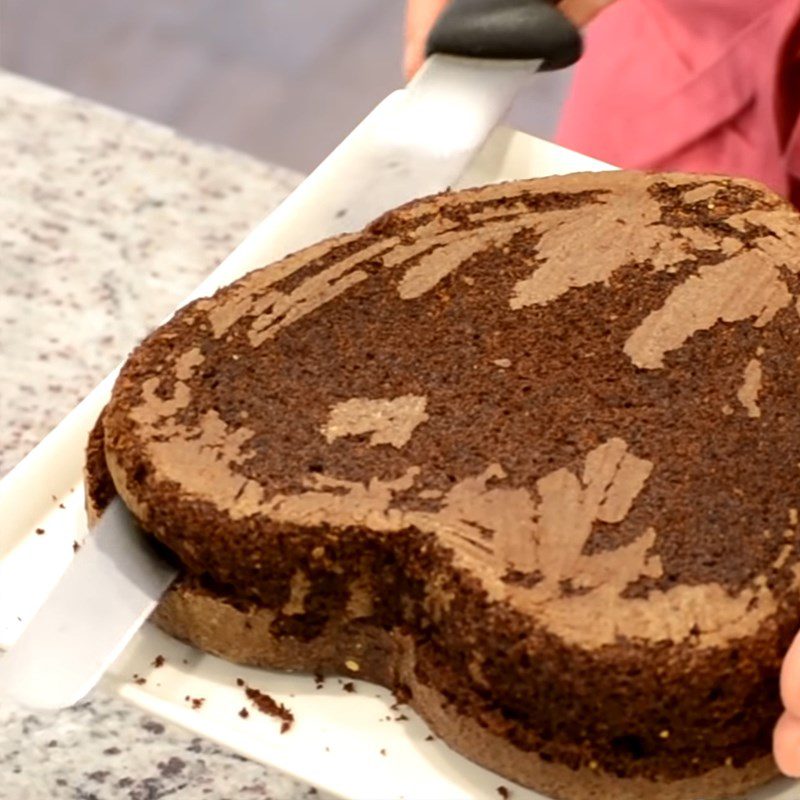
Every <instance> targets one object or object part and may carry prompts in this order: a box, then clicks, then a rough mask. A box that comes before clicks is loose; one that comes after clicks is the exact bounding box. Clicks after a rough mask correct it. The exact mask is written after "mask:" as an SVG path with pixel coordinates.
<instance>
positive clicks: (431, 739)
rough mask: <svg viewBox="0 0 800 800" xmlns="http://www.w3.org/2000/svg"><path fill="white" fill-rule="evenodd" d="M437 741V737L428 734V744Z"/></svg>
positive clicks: (426, 738) (426, 739)
mask: <svg viewBox="0 0 800 800" xmlns="http://www.w3.org/2000/svg"><path fill="white" fill-rule="evenodd" d="M435 739H436V737H435V736H434V735H433V734H431V733H429V734H428V735H427V736H426V737H425V741H426V742H432V741H434V740H435Z"/></svg>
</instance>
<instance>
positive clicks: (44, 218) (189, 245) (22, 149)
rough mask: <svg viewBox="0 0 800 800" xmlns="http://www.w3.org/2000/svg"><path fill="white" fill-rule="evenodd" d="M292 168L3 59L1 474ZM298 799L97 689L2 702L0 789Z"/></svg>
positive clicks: (172, 301) (9, 796) (203, 269)
mask: <svg viewBox="0 0 800 800" xmlns="http://www.w3.org/2000/svg"><path fill="white" fill-rule="evenodd" d="M299 180H300V176H299V175H297V174H295V173H292V172H289V171H287V170H285V169H280V168H277V167H272V166H269V165H268V164H263V163H260V162H258V161H255V160H253V159H251V158H249V157H247V156H244V155H241V154H238V153H235V152H231V151H229V150H224V149H221V148H216V147H210V146H207V145H200V144H197V143H194V142H191V141H187V140H186V139H183V138H181V137H180V136H178V135H176V134H175V133H174V132H172V131H170V130H168V129H165V128H162V127H159V126H156V125H153V124H151V123H148V122H144V121H141V120H137V119H132V118H130V117H127V116H125V115H122V114H119V113H117V112H115V111H111V110H109V109H106V108H102V107H99V106H96V105H94V104H91V103H88V102H85V101H82V100H78V99H75V98H73V97H69V96H67V95H64V94H62V93H60V92H57V91H55V90H53V89H50V88H46V87H43V86H41V85H39V84H35V83H31V82H29V81H26V80H24V79H21V78H18V77H15V76H13V75H9V74H7V73H2V72H0V187H2V188H0V220H1V221H2V226H1V227H0V476H2V475H3V474H5V473H6V472H7V471H8V470H9V469H10V468H11V467H12V466H13V465H14V464H15V463H16V462H17V461H18V460H19V459H20V458H21V457H22V456H23V455H24V454H25V453H26V452H27V451H28V450H30V449H31V447H33V445H35V444H36V442H37V441H38V440H39V439H40V438H41V437H42V436H43V435H44V434H45V433H47V431H48V430H49V429H50V428H52V427H53V426H54V425H55V424H56V423H57V422H58V421H59V420H60V419H61V417H63V416H64V415H65V414H66V413H67V412H68V411H69V410H70V409H71V408H72V407H73V406H74V405H75V404H76V403H77V402H78V400H80V399H81V398H82V397H83V396H84V395H85V394H86V393H87V392H88V391H89V390H90V389H91V388H92V387H93V386H94V385H95V384H96V383H97V382H98V381H99V380H100V379H101V378H102V377H103V376H104V375H105V374H106V373H107V372H108V371H110V370H111V369H112V368H113V367H114V366H115V365H116V364H117V363H118V362H119V361H120V359H121V358H122V357H123V356H124V355H125V354H126V353H127V352H128V350H129V349H130V348H131V346H132V345H133V344H135V342H136V341H137V340H138V339H139V338H141V337H142V335H143V334H144V333H146V332H147V331H148V330H149V329H150V328H152V327H153V326H154V325H156V324H157V323H158V322H159V321H160V320H161V319H163V317H164V316H165V315H166V314H168V313H169V312H170V310H171V309H172V308H173V307H174V306H175V305H176V303H178V302H179V301H180V300H181V298H182V297H184V296H185V295H186V294H188V293H189V291H191V290H192V289H193V288H194V287H195V286H196V285H197V284H198V283H199V282H200V280H201V279H202V278H203V277H204V276H205V275H207V274H208V273H209V272H210V271H211V270H212V269H213V268H214V267H215V266H216V264H217V263H218V262H219V261H220V260H221V259H222V258H223V257H224V256H225V255H226V254H227V253H228V252H229V251H230V250H232V249H233V247H234V246H235V245H236V243H237V242H238V241H239V240H240V239H241V238H242V237H243V236H244V234H245V233H246V232H247V230H248V229H249V228H251V227H252V226H253V225H254V224H255V223H256V222H258V221H259V220H260V219H261V218H262V217H264V216H265V215H266V214H267V213H268V212H269V211H270V210H271V209H272V208H273V207H274V206H275V205H276V204H277V203H278V202H279V201H280V200H281V199H282V198H283V197H284V196H285V195H286V194H287V193H288V192H289V191H290V190H291V189H292V188H293V187H294V186H295V185H296V184H297V183H298V181H299ZM311 795H316V792H314V790H313V789H310V787H308V786H303V785H301V784H299V783H297V782H296V781H294V780H292V779H290V778H288V777H287V776H285V775H283V774H281V773H279V772H276V771H275V770H269V769H266V768H265V767H263V766H262V765H260V764H255V763H251V762H248V761H245V760H244V759H242V758H241V757H239V756H237V755H235V754H233V753H231V752H228V751H226V750H224V749H222V748H219V747H217V746H216V745H213V744H211V743H209V742H207V741H205V740H202V739H198V738H193V737H192V736H191V735H189V734H187V733H185V732H184V731H182V730H180V729H178V728H175V727H172V726H168V725H164V724H162V723H161V722H158V721H156V720H153V719H149V718H147V717H146V716H144V715H143V714H141V713H140V712H138V711H137V710H135V709H133V708H131V707H129V706H127V705H126V704H125V703H123V702H122V701H121V700H118V699H115V698H112V697H110V696H105V695H103V694H102V691H101V690H100V691H98V692H97V693H95V695H94V696H93V697H92V698H91V699H90V700H89V701H88V702H86V703H83V704H81V705H79V706H78V707H76V708H73V709H68V710H66V711H63V712H59V713H47V714H30V713H27V712H25V711H23V710H21V709H19V708H15V707H13V706H11V705H10V704H8V703H6V702H2V701H0V800H40V799H43V798H53V799H54V800H62V798H63V799H64V800H67V798H69V800H79V799H80V800H112V798H113V799H114V800H116V798H125V800H156V798H162V797H169V798H171V800H194V798H214V800H216V799H219V800H227V798H248V799H250V798H252V800H260V798H272V799H273V800H290V799H291V800H299V798H305V797H308V796H311ZM316 797H319V795H316Z"/></svg>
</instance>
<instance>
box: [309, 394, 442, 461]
mask: <svg viewBox="0 0 800 800" xmlns="http://www.w3.org/2000/svg"><path fill="white" fill-rule="evenodd" d="M427 403H428V400H427V398H425V397H422V396H420V395H415V394H404V395H401V396H400V397H394V398H391V399H378V400H371V399H369V398H366V397H354V398H351V399H350V400H345V401H344V402H342V403H337V404H336V405H335V406H333V408H331V410H330V413H329V415H328V421H327V422H326V423H325V424H324V425H323V426H322V429H321V431H322V435H323V436H324V437H325V438H326V439H327V441H328V443H329V444H330V443H331V442H333V441H335V440H336V439H340V438H342V437H346V436H360V435H361V434H364V433H372V436H371V437H370V440H369V443H370V446H372V447H375V446H376V445H379V444H390V445H392V447H396V448H397V449H398V450H399V449H400V448H401V447H403V446H404V445H406V444H407V443H408V441H409V439H411V435H412V434H413V433H414V430H415V429H416V428H417V427H418V426H419V425H421V424H422V423H423V422H425V421H426V420H427V419H428V418H429V417H428V414H427V413H426V412H425V407H426V405H427Z"/></svg>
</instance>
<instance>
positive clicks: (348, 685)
mask: <svg viewBox="0 0 800 800" xmlns="http://www.w3.org/2000/svg"><path fill="white" fill-rule="evenodd" d="M342 689H344V690H345V691H346V692H350V694H353V692H355V690H356V686H355V684H354V683H353V681H347V683H345V684H344V685H343V686H342Z"/></svg>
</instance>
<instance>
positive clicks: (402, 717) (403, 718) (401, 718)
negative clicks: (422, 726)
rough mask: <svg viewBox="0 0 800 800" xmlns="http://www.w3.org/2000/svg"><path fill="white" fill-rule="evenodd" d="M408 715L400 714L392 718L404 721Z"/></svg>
mask: <svg viewBox="0 0 800 800" xmlns="http://www.w3.org/2000/svg"><path fill="white" fill-rule="evenodd" d="M407 720H408V717H407V716H406V715H405V714H400V715H399V716H397V717H395V718H394V721H395V722H406V721H407Z"/></svg>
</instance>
